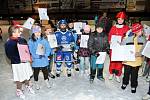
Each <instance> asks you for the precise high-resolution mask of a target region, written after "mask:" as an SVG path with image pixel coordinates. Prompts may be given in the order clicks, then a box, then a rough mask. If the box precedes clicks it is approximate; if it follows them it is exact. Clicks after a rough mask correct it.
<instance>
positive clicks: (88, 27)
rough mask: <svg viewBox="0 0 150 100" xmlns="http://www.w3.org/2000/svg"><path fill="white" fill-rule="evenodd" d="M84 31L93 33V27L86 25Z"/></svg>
mask: <svg viewBox="0 0 150 100" xmlns="http://www.w3.org/2000/svg"><path fill="white" fill-rule="evenodd" d="M83 30H84V32H90V31H91V26H90V25H85V26H84V28H83Z"/></svg>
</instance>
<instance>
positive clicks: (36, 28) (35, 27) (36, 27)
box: [31, 26, 41, 33]
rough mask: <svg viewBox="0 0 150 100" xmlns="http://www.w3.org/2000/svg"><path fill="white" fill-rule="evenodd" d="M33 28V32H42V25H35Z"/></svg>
mask: <svg viewBox="0 0 150 100" xmlns="http://www.w3.org/2000/svg"><path fill="white" fill-rule="evenodd" d="M31 30H32V33H36V32H41V27H40V26H33V27H32V29H31Z"/></svg>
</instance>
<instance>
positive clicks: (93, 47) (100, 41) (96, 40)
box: [88, 25, 109, 82]
mask: <svg viewBox="0 0 150 100" xmlns="http://www.w3.org/2000/svg"><path fill="white" fill-rule="evenodd" d="M88 48H89V49H90V51H91V52H92V55H91V59H90V64H91V65H90V82H93V80H94V78H95V74H96V69H97V78H98V79H99V80H104V78H103V66H104V63H103V64H96V59H97V57H98V56H99V52H108V50H109V43H108V39H107V35H106V34H105V33H104V32H103V26H102V25H100V26H97V27H96V31H95V33H94V34H93V35H91V36H90V38H89V41H88Z"/></svg>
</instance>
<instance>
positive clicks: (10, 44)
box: [5, 37, 27, 64]
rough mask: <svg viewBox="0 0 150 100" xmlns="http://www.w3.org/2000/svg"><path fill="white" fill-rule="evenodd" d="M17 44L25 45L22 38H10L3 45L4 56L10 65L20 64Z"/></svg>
mask: <svg viewBox="0 0 150 100" xmlns="http://www.w3.org/2000/svg"><path fill="white" fill-rule="evenodd" d="M17 43H19V44H26V45H27V41H26V40H25V39H24V38H20V37H19V38H10V39H9V40H8V41H7V42H6V43H5V53H6V56H7V57H8V58H9V59H10V61H11V64H19V63H21V60H20V56H19V52H18V47H17Z"/></svg>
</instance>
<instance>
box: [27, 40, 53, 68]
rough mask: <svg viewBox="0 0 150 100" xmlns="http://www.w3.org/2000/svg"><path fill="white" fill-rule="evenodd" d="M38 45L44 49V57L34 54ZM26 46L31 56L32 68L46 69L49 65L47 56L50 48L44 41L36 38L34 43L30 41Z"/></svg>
mask: <svg viewBox="0 0 150 100" xmlns="http://www.w3.org/2000/svg"><path fill="white" fill-rule="evenodd" d="M38 44H42V45H43V46H44V48H45V54H44V55H38V54H36V50H37V46H38ZM28 45H29V50H30V53H31V56H32V67H46V66H47V65H49V62H48V56H49V55H50V53H51V47H50V45H49V43H48V41H47V40H46V39H44V38H38V39H36V41H33V40H32V39H30V40H29V42H28Z"/></svg>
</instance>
